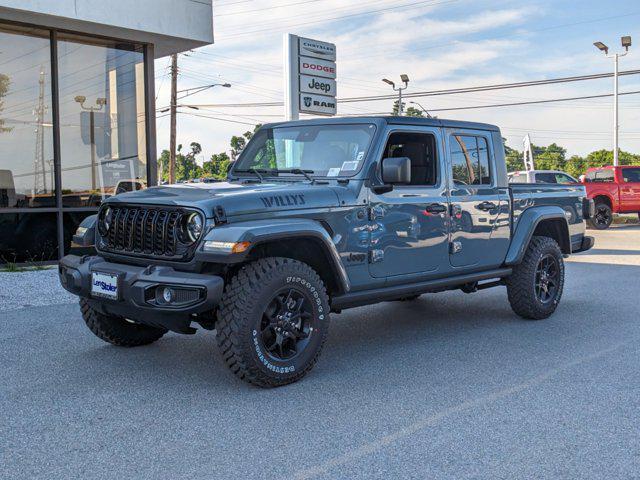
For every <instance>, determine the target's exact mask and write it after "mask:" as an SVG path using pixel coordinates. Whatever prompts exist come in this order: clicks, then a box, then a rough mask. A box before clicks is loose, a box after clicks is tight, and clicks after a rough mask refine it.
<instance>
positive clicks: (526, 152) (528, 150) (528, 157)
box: [522, 133, 535, 172]
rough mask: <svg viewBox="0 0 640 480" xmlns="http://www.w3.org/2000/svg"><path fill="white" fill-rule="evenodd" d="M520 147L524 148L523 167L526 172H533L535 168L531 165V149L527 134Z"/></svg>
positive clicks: (529, 138)
mask: <svg viewBox="0 0 640 480" xmlns="http://www.w3.org/2000/svg"><path fill="white" fill-rule="evenodd" d="M522 145H523V146H524V152H523V155H524V167H525V168H526V169H527V171H529V172H530V171H531V170H535V166H534V164H533V148H532V147H531V137H530V136H529V134H528V133H527V134H526V135H525V137H524V140H523V141H522Z"/></svg>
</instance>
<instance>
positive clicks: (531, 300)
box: [506, 236, 564, 320]
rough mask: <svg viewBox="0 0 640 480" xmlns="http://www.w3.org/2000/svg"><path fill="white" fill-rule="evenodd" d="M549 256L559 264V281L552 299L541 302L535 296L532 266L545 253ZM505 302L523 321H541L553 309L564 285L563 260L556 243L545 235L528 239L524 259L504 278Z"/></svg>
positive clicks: (536, 265) (558, 300)
mask: <svg viewBox="0 0 640 480" xmlns="http://www.w3.org/2000/svg"><path fill="white" fill-rule="evenodd" d="M549 254H550V255H552V256H553V257H554V258H555V259H556V261H557V262H558V266H559V284H558V289H557V292H556V294H555V296H554V298H553V299H552V300H551V301H549V302H548V303H543V302H542V301H541V300H540V299H539V298H538V296H537V295H536V289H535V283H536V269H537V267H538V264H539V262H540V261H541V259H542V258H543V257H545V256H546V255H549ZM506 284H507V295H508V297H509V303H510V304H511V308H512V309H513V311H514V312H515V313H517V314H518V315H519V316H521V317H522V318H525V319H527V320H542V319H545V318H548V317H549V316H551V314H552V313H553V312H555V310H556V308H557V306H558V303H559V302H560V298H561V297H562V290H563V287H564V262H563V259H562V251H561V250H560V247H559V246H558V243H557V242H556V241H555V240H554V239H552V238H549V237H538V236H535V237H533V238H532V239H531V241H530V242H529V246H528V247H527V251H526V252H525V254H524V258H523V259H522V262H521V263H520V264H519V265H516V266H515V267H514V268H513V273H512V274H511V275H509V276H508V277H507V278H506Z"/></svg>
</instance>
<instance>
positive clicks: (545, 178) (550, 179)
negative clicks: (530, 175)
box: [536, 172, 557, 183]
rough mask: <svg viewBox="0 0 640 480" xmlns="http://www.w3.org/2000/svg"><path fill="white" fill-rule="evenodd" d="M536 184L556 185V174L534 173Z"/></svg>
mask: <svg viewBox="0 0 640 480" xmlns="http://www.w3.org/2000/svg"><path fill="white" fill-rule="evenodd" d="M536 183H557V181H556V174H555V173H553V172H539V173H536Z"/></svg>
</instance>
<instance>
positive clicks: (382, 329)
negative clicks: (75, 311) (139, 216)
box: [51, 252, 640, 395]
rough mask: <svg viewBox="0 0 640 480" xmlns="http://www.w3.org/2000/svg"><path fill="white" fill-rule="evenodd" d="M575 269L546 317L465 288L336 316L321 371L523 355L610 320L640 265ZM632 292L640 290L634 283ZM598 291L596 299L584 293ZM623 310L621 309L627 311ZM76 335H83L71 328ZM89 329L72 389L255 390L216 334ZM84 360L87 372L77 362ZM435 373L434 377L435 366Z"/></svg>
mask: <svg viewBox="0 0 640 480" xmlns="http://www.w3.org/2000/svg"><path fill="white" fill-rule="evenodd" d="M634 253H635V252H634ZM568 270H569V271H568V272H567V284H566V285H565V292H564V295H563V300H562V302H561V303H560V306H559V308H558V311H557V312H556V313H555V315H554V316H553V317H551V318H550V319H548V320H546V321H538V322H532V321H527V320H523V319H521V318H519V317H518V316H516V315H515V314H514V313H513V312H512V311H511V309H510V306H509V303H508V300H507V296H506V290H505V289H504V288H503V287H498V288H495V289H491V290H487V291H481V292H478V293H475V294H471V295H469V294H464V293H462V292H459V291H453V292H447V293H439V294H425V295H423V296H422V297H420V298H419V299H418V300H415V301H411V302H385V303H380V304H377V305H372V306H368V307H362V308H358V309H354V310H348V311H345V312H344V313H342V314H340V315H335V314H334V315H333V316H332V325H331V329H330V334H329V339H328V340H327V343H326V344H325V350H324V352H323V355H321V357H320V361H319V367H321V368H322V370H323V372H322V374H327V373H329V372H328V370H332V371H333V373H335V372H336V371H340V372H343V371H345V370H346V371H348V370H353V369H357V370H363V371H365V370H370V369H371V366H370V363H371V362H374V363H377V362H382V361H384V362H386V363H389V362H392V363H393V362H403V363H404V367H405V368H409V369H411V368H419V369H420V370H421V371H424V372H425V374H428V372H429V370H430V369H431V368H434V367H433V366H430V360H433V361H435V363H437V364H440V361H439V360H441V359H440V358H438V357H439V356H440V355H443V350H442V345H448V346H451V345H453V346H454V347H455V349H456V355H458V360H459V361H461V362H465V361H473V358H475V356H476V355H478V351H477V349H483V348H495V346H494V347H491V345H490V340H488V339H497V340H498V344H500V343H501V342H511V343H514V342H515V343H521V344H522V348H524V350H523V351H522V352H521V353H522V355H523V357H526V356H527V355H531V354H533V350H535V349H534V348H533V347H535V346H536V345H537V344H543V343H544V342H545V341H547V340H549V341H551V340H552V336H553V335H556V332H557V331H562V332H563V333H567V334H571V331H572V329H573V328H578V324H580V325H581V326H580V331H582V329H584V328H588V324H589V323H591V322H594V321H596V319H601V318H604V317H606V316H610V314H611V307H612V305H611V302H606V301H605V302H603V301H602V299H603V298H605V299H612V298H616V297H618V296H619V295H620V294H622V292H621V291H620V285H619V281H620V279H621V278H628V279H631V278H638V275H639V274H640V272H639V271H638V266H629V265H615V264H602V263H572V264H568ZM595 279H598V283H597V286H596V285H595V284H594V281H595ZM627 288H629V289H631V290H635V289H636V286H635V284H633V285H629V286H628V287H627ZM596 290H597V292H598V295H585V292H589V291H596ZM635 295H637V292H636V294H635ZM617 313H618V315H624V312H623V311H621V310H617ZM578 316H579V317H580V318H579V319H578V318H577V317H578ZM78 321H81V320H80V318H78ZM574 322H576V323H574ZM612 322H614V321H613V320H612ZM74 335H80V333H79V332H78V331H77V330H76V329H74ZM90 335H91V334H90V333H89V332H88V331H87V332H86V336H85V337H83V341H78V342H74V343H76V345H75V347H76V348H77V350H75V348H73V347H70V351H72V352H73V351H75V354H71V355H62V356H58V361H59V363H58V365H57V369H59V370H60V371H65V372H66V377H67V378H66V379H65V381H66V382H68V384H69V386H71V385H75V384H82V383H83V382H82V381H77V380H76V379H73V378H69V372H70V371H71V372H74V371H75V372H76V374H80V375H86V374H90V375H91V376H92V377H93V381H94V383H95V384H96V386H97V385H99V384H101V383H102V382H104V385H103V386H102V387H103V388H105V389H111V388H113V382H116V383H117V384H119V385H120V386H121V387H122V386H123V384H128V387H127V388H134V385H136V386H137V387H142V388H149V389H154V390H157V394H160V395H162V394H167V393H168V391H174V390H178V391H179V390H180V389H181V388H189V389H194V388H201V389H203V390H207V389H211V388H225V389H229V388H230V389H231V390H232V391H234V390H238V389H245V388H251V387H248V386H246V385H244V384H243V382H241V381H240V380H237V379H236V378H235V377H234V376H233V375H232V374H231V373H230V372H228V371H227V368H226V366H225V365H224V364H223V362H222V359H221V357H220V355H219V354H218V352H217V347H216V345H215V336H214V334H213V333H212V332H206V331H199V332H198V333H197V334H196V335H194V336H183V335H177V334H171V333H170V334H168V335H167V336H165V337H164V338H163V339H161V340H160V341H158V342H157V343H155V344H153V345H150V346H146V347H138V348H135V349H123V348H118V347H113V346H110V345H106V344H103V345H101V344H100V343H98V342H99V341H98V340H97V339H94V338H92V336H90ZM68 348H69V347H68ZM474 348H475V349H476V351H475V352H474ZM527 348H530V349H531V350H530V351H527ZM68 351H69V350H68ZM77 365H81V366H82V369H81V370H79V369H77V368H75V367H76V366H77ZM316 368H318V367H316ZM438 368H440V367H438ZM51 373H52V374H53V375H54V376H55V373H54V372H51ZM316 373H317V372H316ZM431 373H432V374H434V375H437V374H438V371H437V370H434V371H433V372H431ZM71 376H73V374H71ZM312 376H313V377H316V375H313V374H312ZM143 386H144V387H143ZM71 388H73V387H71Z"/></svg>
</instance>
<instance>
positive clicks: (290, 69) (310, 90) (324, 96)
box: [285, 34, 337, 119]
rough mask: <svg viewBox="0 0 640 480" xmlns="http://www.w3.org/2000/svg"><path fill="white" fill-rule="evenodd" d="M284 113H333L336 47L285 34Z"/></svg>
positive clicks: (294, 114) (331, 44)
mask: <svg viewBox="0 0 640 480" xmlns="http://www.w3.org/2000/svg"><path fill="white" fill-rule="evenodd" d="M285 59H286V60H287V61H286V62H285V85H286V95H285V112H286V115H287V119H297V118H298V112H304V113H310V114H314V115H335V114H336V111H337V109H336V80H335V78H336V74H337V72H336V46H335V45H334V44H333V43H327V42H321V41H319V40H313V39H311V38H303V37H298V36H296V35H291V34H288V35H287V36H286V39H285Z"/></svg>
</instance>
